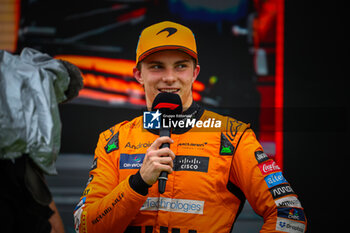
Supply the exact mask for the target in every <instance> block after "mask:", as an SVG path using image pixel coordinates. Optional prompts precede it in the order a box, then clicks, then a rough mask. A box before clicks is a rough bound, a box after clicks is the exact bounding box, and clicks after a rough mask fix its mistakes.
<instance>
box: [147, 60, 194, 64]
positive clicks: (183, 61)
mask: <svg viewBox="0 0 350 233" xmlns="http://www.w3.org/2000/svg"><path fill="white" fill-rule="evenodd" d="M187 62H190V60H189V59H184V60H180V61H176V62H175V65H176V64H181V63H187ZM146 63H147V64H157V65H162V64H164V62H161V61H149V62H146Z"/></svg>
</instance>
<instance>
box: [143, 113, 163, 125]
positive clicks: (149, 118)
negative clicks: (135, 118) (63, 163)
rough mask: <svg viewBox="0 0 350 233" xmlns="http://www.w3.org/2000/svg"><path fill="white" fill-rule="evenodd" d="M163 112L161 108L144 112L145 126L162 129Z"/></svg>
mask: <svg viewBox="0 0 350 233" xmlns="http://www.w3.org/2000/svg"><path fill="white" fill-rule="evenodd" d="M161 115H162V114H161V113H160V112H159V110H157V111H152V112H144V113H143V128H144V129H160V118H161Z"/></svg>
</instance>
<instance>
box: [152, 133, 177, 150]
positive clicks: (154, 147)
mask: <svg viewBox="0 0 350 233" xmlns="http://www.w3.org/2000/svg"><path fill="white" fill-rule="evenodd" d="M163 143H170V144H172V143H174V141H173V139H171V138H170V137H167V136H163V137H159V138H157V139H156V140H155V141H154V142H153V143H152V145H151V146H150V147H149V148H148V150H158V149H159V147H160V146H161V145H162V144H163Z"/></svg>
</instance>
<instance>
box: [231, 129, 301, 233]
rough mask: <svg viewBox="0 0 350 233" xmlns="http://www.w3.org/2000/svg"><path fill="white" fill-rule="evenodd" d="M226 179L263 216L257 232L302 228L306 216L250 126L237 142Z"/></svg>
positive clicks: (295, 196) (292, 230) (296, 230)
mask: <svg viewBox="0 0 350 233" xmlns="http://www.w3.org/2000/svg"><path fill="white" fill-rule="evenodd" d="M230 181H231V182H232V183H233V184H235V185H236V186H237V187H239V188H240V189H241V190H242V192H243V193H244V195H245V197H246V198H247V200H248V202H249V203H250V205H251V206H252V208H253V209H254V211H255V212H256V213H257V214H258V215H260V216H262V217H263V218H264V225H263V226H262V229H261V231H260V232H261V233H267V232H269V233H271V232H305V229H306V218H305V215H304V211H303V208H302V206H301V204H300V202H299V200H298V199H297V195H296V194H295V193H294V191H293V190H292V188H291V187H290V185H289V183H288V182H287V180H286V179H285V178H284V177H283V175H282V172H281V170H280V168H279V167H278V165H277V164H276V163H275V162H274V161H273V160H272V159H270V158H269V157H268V156H267V155H266V154H265V153H264V151H263V148H262V147H261V145H260V143H259V142H258V141H257V139H256V137H255V134H254V132H253V131H252V130H250V129H249V130H247V131H246V132H245V133H244V134H243V135H242V136H241V139H240V142H239V144H238V145H237V149H236V152H235V155H234V158H233V160H232V169H231V174H230Z"/></svg>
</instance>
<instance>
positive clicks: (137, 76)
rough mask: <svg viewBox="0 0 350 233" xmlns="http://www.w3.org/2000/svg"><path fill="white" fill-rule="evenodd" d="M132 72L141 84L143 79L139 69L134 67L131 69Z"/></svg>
mask: <svg viewBox="0 0 350 233" xmlns="http://www.w3.org/2000/svg"><path fill="white" fill-rule="evenodd" d="M132 72H133V73H134V77H135V79H136V80H137V81H138V82H139V83H140V84H141V85H143V79H142V77H141V71H140V70H139V69H137V68H136V67H134V68H133V69H132Z"/></svg>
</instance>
